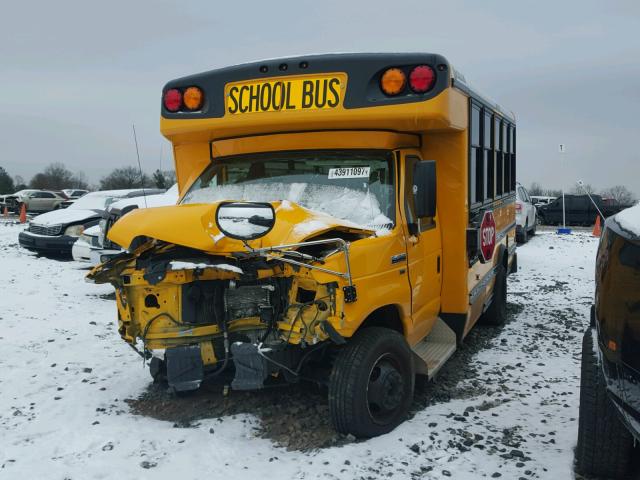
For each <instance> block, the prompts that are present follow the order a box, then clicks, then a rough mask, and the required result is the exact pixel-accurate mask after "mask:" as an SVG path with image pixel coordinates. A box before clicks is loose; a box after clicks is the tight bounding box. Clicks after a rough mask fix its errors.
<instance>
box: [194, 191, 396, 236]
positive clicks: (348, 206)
mask: <svg viewBox="0 0 640 480" xmlns="http://www.w3.org/2000/svg"><path fill="white" fill-rule="evenodd" d="M371 187H373V188H379V189H380V188H384V187H382V186H379V185H376V184H374V185H371ZM222 200H246V201H254V202H274V201H278V200H282V201H283V202H284V201H287V202H293V203H297V204H299V205H301V206H302V207H305V208H307V209H309V210H312V211H314V212H320V213H325V214H327V215H331V216H332V217H335V218H338V219H342V220H347V221H350V222H352V223H354V224H357V225H360V226H361V228H371V227H370V226H372V225H374V226H376V225H386V224H390V223H392V222H391V220H390V219H389V218H388V217H387V216H386V215H384V214H383V213H382V210H381V207H380V203H379V201H378V199H377V197H376V196H375V195H374V194H373V193H371V192H370V191H360V190H353V189H351V188H346V187H340V186H336V185H318V184H308V183H280V182H273V183H243V184H238V185H218V186H216V187H214V188H208V189H200V190H196V191H193V192H190V193H188V194H187V195H186V196H185V198H184V200H183V203H208V202H217V201H222ZM290 207H291V205H290V203H287V204H285V205H284V206H283V205H281V208H282V209H284V210H287V209H288V208H290Z"/></svg>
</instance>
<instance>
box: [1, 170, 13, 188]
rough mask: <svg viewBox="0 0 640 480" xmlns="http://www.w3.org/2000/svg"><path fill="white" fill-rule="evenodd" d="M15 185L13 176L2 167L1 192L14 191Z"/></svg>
mask: <svg viewBox="0 0 640 480" xmlns="http://www.w3.org/2000/svg"><path fill="white" fill-rule="evenodd" d="M14 192H15V185H14V183H13V178H11V176H10V175H9V174H8V173H7V171H6V170H5V169H4V168H2V167H0V193H14Z"/></svg>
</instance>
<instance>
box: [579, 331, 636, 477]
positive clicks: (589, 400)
mask: <svg viewBox="0 0 640 480" xmlns="http://www.w3.org/2000/svg"><path fill="white" fill-rule="evenodd" d="M591 332H592V330H591V328H589V329H587V331H586V332H585V334H584V337H583V339H582V371H581V381H580V419H579V423H578V447H577V448H576V470H577V471H578V473H580V474H582V475H593V476H597V477H605V478H624V476H625V474H626V473H627V470H628V468H629V461H630V459H631V449H632V447H633V437H632V436H631V434H630V433H629V431H628V430H627V429H626V428H625V426H624V425H623V424H622V421H621V420H620V417H619V414H618V412H617V411H616V407H615V406H614V405H613V404H612V403H611V400H610V399H609V395H608V394H607V388H606V385H605V379H604V374H603V373H602V371H601V369H600V366H599V364H598V360H597V353H596V352H595V351H594V348H593V335H592V333H591Z"/></svg>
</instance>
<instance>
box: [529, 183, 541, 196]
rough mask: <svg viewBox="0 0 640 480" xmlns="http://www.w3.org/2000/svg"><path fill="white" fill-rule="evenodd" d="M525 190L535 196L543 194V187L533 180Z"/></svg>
mask: <svg viewBox="0 0 640 480" xmlns="http://www.w3.org/2000/svg"><path fill="white" fill-rule="evenodd" d="M527 191H528V192H529V195H535V196H540V195H544V189H543V188H542V185H540V184H539V183H538V182H533V183H532V184H531V186H530V187H529V188H528V190H527Z"/></svg>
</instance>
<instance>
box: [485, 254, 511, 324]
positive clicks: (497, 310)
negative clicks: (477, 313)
mask: <svg viewBox="0 0 640 480" xmlns="http://www.w3.org/2000/svg"><path fill="white" fill-rule="evenodd" d="M506 319H507V270H506V269H505V268H504V265H503V264H502V261H500V263H499V264H498V265H497V266H496V281H495V284H494V285H493V298H492V300H491V305H489V308H487V311H486V312H484V314H483V316H482V323H484V324H485V325H494V326H499V325H502V324H504V322H505V321H506Z"/></svg>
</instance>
